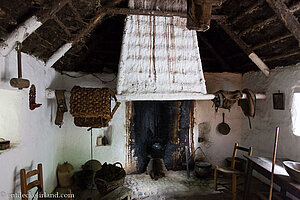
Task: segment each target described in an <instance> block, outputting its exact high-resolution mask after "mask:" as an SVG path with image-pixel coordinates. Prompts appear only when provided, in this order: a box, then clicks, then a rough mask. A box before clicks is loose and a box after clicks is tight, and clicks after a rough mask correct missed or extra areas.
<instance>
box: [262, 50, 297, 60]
mask: <svg viewBox="0 0 300 200" xmlns="http://www.w3.org/2000/svg"><path fill="white" fill-rule="evenodd" d="M296 55H300V51H299V49H296V50H294V51H291V52H289V53H287V54H283V55H278V56H273V57H270V58H266V59H264V61H265V62H270V61H273V60H280V59H283V58H288V57H291V56H296Z"/></svg>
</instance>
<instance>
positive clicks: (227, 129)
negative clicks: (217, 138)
mask: <svg viewBox="0 0 300 200" xmlns="http://www.w3.org/2000/svg"><path fill="white" fill-rule="evenodd" d="M224 119H225V114H224V113H223V122H222V123H220V124H218V126H217V130H218V131H219V133H221V134H223V135H227V134H228V133H229V132H230V129H231V128H230V127H229V125H228V124H226V123H225V120H224Z"/></svg>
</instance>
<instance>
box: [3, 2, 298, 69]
mask: <svg viewBox="0 0 300 200" xmlns="http://www.w3.org/2000/svg"><path fill="white" fill-rule="evenodd" d="M272 1H273V0H245V1H240V0H226V1H224V0H223V3H222V4H221V5H220V6H214V7H213V15H224V16H226V21H225V24H226V26H227V27H228V28H229V29H230V31H232V33H233V35H234V36H233V35H232V34H231V35H230V34H228V32H226V31H225V30H224V28H223V26H222V25H220V23H219V22H218V21H215V20H212V21H211V27H210V29H209V30H208V31H206V32H198V42H199V50H200V55H201V60H202V63H203V70H204V71H206V72H224V71H228V72H240V73H245V72H248V71H252V70H258V68H257V66H256V65H255V64H254V63H253V62H252V61H251V60H250V59H249V58H248V55H247V54H246V53H245V49H243V48H241V46H240V44H239V43H237V42H236V40H235V38H233V37H237V38H238V40H240V41H242V43H244V44H245V46H246V47H247V50H246V51H248V50H250V51H253V52H255V53H256V54H257V55H258V56H259V57H260V58H261V59H262V60H263V61H264V62H265V64H267V66H268V67H269V68H275V67H277V66H287V65H291V64H296V63H298V62H300V48H299V30H298V32H297V30H296V31H291V30H292V29H291V27H289V25H288V23H290V22H289V21H287V22H286V21H285V19H283V18H282V17H280V16H281V15H279V14H278V12H276V10H274V7H272V4H271V3H272ZM281 1H282V4H283V5H284V7H285V8H286V11H287V12H288V13H289V14H290V16H292V17H294V18H295V19H296V20H297V22H298V23H300V0H281ZM58 2H60V5H63V6H62V7H61V8H56V9H54V8H55V7H57V5H58ZM147 2H148V3H149V2H150V3H151V2H153V3H152V5H151V6H150V7H149V8H151V9H153V10H160V11H164V10H169V11H174V10H175V11H177V12H178V11H181V12H182V11H185V10H186V3H182V0H176V1H175V0H174V9H173V10H172V9H171V10H170V8H169V7H170V4H169V5H167V6H166V5H164V4H163V3H161V2H163V1H154V0H152V1H151V0H147ZM180 6H181V7H182V9H179V8H180ZM103 7H112V8H116V7H118V8H127V7H128V2H127V1H126V0H114V1H108V0H106V1H101V3H100V1H99V0H89V1H87V0H61V1H59V0H55V1H53V0H52V1H51V0H23V1H18V0H2V1H1V5H0V42H4V41H5V39H6V38H7V37H8V36H9V35H10V33H12V32H13V31H14V30H15V29H16V28H17V27H18V26H19V25H20V24H22V23H23V22H24V21H26V20H27V19H29V18H30V17H31V16H37V17H38V18H41V19H43V25H42V26H40V27H39V28H38V29H37V30H36V31H35V32H33V33H32V34H31V35H29V37H27V39H26V40H25V41H24V42H23V45H22V46H23V47H22V51H23V52H26V53H28V54H30V55H33V56H35V57H37V58H39V59H41V60H43V61H45V62H47V61H48V60H49V59H50V58H51V56H52V55H53V54H55V52H57V51H58V50H59V49H60V48H61V47H62V46H63V45H65V44H66V43H72V48H71V49H69V50H68V51H67V52H66V53H65V55H64V56H62V57H61V58H60V59H59V60H58V61H56V62H55V64H54V65H53V67H54V68H55V69H57V70H59V71H83V72H89V73H94V72H108V73H116V72H117V70H118V64H119V57H120V50H121V44H122V35H123V30H124V19H125V15H120V14H113V15H112V14H106V13H103V12H101V8H103ZM53 9H54V10H55V12H54V11H53ZM292 26H293V27H296V28H297V24H296V25H295V23H294V25H292ZM293 27H292V28H293Z"/></svg>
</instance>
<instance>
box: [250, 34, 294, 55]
mask: <svg viewBox="0 0 300 200" xmlns="http://www.w3.org/2000/svg"><path fill="white" fill-rule="evenodd" d="M292 36H293V35H292V34H291V33H289V34H286V35H283V36H280V37H278V38H275V39H273V40H270V41H267V42H264V43H261V44H258V45H255V46H253V47H252V48H251V49H252V51H254V50H256V49H260V48H262V47H264V46H266V45H270V44H273V43H275V42H278V41H280V40H284V39H286V38H289V37H292Z"/></svg>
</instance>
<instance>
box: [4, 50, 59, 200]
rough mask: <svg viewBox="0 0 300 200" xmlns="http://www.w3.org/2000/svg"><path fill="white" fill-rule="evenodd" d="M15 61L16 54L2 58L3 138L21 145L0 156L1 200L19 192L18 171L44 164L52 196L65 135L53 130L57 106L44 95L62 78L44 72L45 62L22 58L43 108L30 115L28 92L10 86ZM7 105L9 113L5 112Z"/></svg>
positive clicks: (50, 72)
mask: <svg viewBox="0 0 300 200" xmlns="http://www.w3.org/2000/svg"><path fill="white" fill-rule="evenodd" d="M16 58H17V57H16V52H15V51H12V52H11V53H10V54H9V55H8V56H7V57H2V56H1V57H0V66H1V67H0V77H1V80H0V99H1V100H0V102H2V101H5V104H1V106H0V112H1V115H0V118H1V119H0V121H1V127H0V130H1V132H0V137H5V138H8V139H11V140H12V142H19V145H17V146H16V147H15V148H12V149H9V150H7V151H5V152H4V153H1V154H0V168H1V170H0V177H1V181H0V195H1V196H0V199H1V200H2V199H3V200H5V199H8V197H7V194H8V193H13V192H19V191H20V187H19V186H18V185H19V176H16V174H18V173H19V170H20V169H21V168H24V167H28V166H31V165H32V166H33V167H34V168H36V167H37V164H38V163H43V170H44V185H45V190H46V191H47V192H51V191H52V190H53V189H54V188H55V186H56V176H55V174H56V167H57V163H58V162H60V159H61V158H62V149H61V147H62V145H61V142H62V140H61V138H62V137H61V136H62V135H63V131H62V129H59V128H57V127H56V126H53V124H54V119H55V112H54V111H55V110H56V108H55V107H56V102H55V101H54V100H47V99H46V98H45V95H44V94H45V93H44V91H45V88H47V87H49V86H53V87H57V86H58V85H59V84H60V78H58V76H57V73H55V72H54V70H53V69H45V68H44V63H43V62H41V61H38V60H37V59H35V58H33V57H30V56H28V55H26V54H22V65H23V77H24V78H27V79H29V80H30V81H31V84H35V86H36V89H37V99H36V101H37V103H41V104H43V105H42V106H41V107H39V108H37V109H36V110H33V111H31V110H29V99H28V96H29V95H28V92H29V89H23V90H18V89H15V88H11V87H10V85H9V80H10V79H11V78H15V77H17V62H16ZM53 80H56V82H55V83H54V82H53ZM2 103H3V102H2ZM6 104H7V106H8V108H9V109H7V108H3V105H4V106H5V105H6ZM4 125H5V126H4ZM3 126H4V127H3ZM7 133H9V134H13V135H14V136H10V135H8V134H7ZM14 178H15V179H16V180H14Z"/></svg>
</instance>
